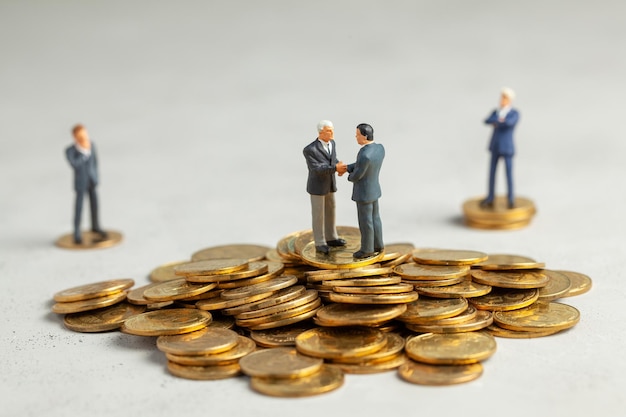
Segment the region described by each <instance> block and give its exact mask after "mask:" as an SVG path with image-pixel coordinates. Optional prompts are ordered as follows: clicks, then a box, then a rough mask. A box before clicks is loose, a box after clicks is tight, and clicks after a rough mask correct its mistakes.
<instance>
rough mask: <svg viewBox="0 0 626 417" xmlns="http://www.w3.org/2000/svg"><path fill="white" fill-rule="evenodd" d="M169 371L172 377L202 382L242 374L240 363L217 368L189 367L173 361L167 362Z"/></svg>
mask: <svg viewBox="0 0 626 417" xmlns="http://www.w3.org/2000/svg"><path fill="white" fill-rule="evenodd" d="M167 370H168V371H170V372H171V374H172V375H174V376H177V377H180V378H185V379H195V380H201V381H214V380H218V379H225V378H231V377H234V376H237V375H239V374H240V373H241V370H240V368H239V364H238V363H233V364H230V365H217V366H189V365H181V364H178V363H175V362H172V361H168V362H167Z"/></svg>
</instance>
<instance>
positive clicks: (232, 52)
mask: <svg viewBox="0 0 626 417" xmlns="http://www.w3.org/2000/svg"><path fill="white" fill-rule="evenodd" d="M53 4H54V5H53ZM625 4H626V3H624V2H623V1H618V0H615V1H594V2H588V1H524V2H519V1H518V2H507V1H472V2H469V1H462V0H458V1H437V2H436V1H406V2H402V1H386V2H383V1H310V2H296V1H291V2H290V1H266V2H254V1H241V2H236V1H231V2H228V1H181V2H165V1H132V2H130V1H106V2H105V1H99V2H95V1H94V2H80V1H69V0H59V1H55V2H46V1H43V0H42V1H2V2H0V60H1V61H0V62H1V65H0V109H1V116H0V121H1V122H0V277H1V279H2V281H1V283H2V288H1V291H0V297H1V298H0V300H1V303H0V314H1V315H0V318H1V321H0V323H1V324H0V326H1V327H0V328H1V330H2V332H1V333H0V348H1V358H0V396H1V406H0V415H2V416H22V415H24V416H26V415H43V414H45V415H47V416H67V415H90V416H96V415H111V414H113V413H115V414H117V415H130V414H135V413H136V414H138V415H153V416H159V415H169V414H173V413H176V414H177V415H188V416H194V415H203V416H206V415H214V416H228V415H244V414H245V415H251V414H252V413H254V415H258V416H265V415H271V416H280V415H291V416H294V415H298V416H304V415H316V416H317V415H320V414H322V413H323V414H330V415H336V414H340V413H341V414H345V415H347V414H355V413H358V414H359V415H381V414H382V413H385V414H391V413H393V414H398V413H410V414H411V415H434V414H435V413H437V414H438V415H440V414H442V413H444V414H445V415H468V416H474V415H480V416H484V415H495V414H502V413H505V414H507V415H509V416H522V415H524V416H525V415H537V414H540V415H549V414H552V413H558V415H566V414H567V415H569V416H586V415H589V414H591V413H593V415H603V416H617V415H623V408H624V406H625V405H626V404H625V400H624V389H625V388H626V382H625V381H626V379H625V378H624V374H625V373H626V361H625V360H624V356H623V351H624V347H625V346H626V343H625V338H624V333H623V328H624V318H625V314H624V309H623V303H624V295H625V291H624V283H623V282H624V279H625V278H626V276H625V267H624V261H625V260H626V259H625V258H626V257H625V248H626V245H625V244H624V237H625V232H626V228H625V227H624V209H625V207H626V196H625V189H624V188H625V187H624V184H623V181H624V179H625V174H626V168H625V164H624V154H625V151H626V144H625V143H626V128H625V124H624V120H625V119H624V109H625V108H624V95H625V92H626V88H625V87H626V85H625V84H626V82H625V80H626V54H625V52H624V51H625V48H624V41H625V39H626V25H625V24H624V16H626V6H625ZM504 85H508V86H511V87H513V88H514V89H515V90H516V91H517V93H518V99H517V100H516V102H515V106H516V107H517V108H518V109H519V111H520V113H521V121H520V123H519V126H518V128H517V131H516V143H517V149H518V153H517V156H516V158H515V175H516V178H515V181H516V186H517V190H518V192H519V195H523V196H527V197H530V198H532V199H533V200H534V201H535V203H536V204H537V206H538V209H539V212H538V214H537V216H536V218H535V219H534V221H533V223H532V225H531V226H530V227H528V228H526V229H524V230H521V231H514V232H485V231H478V230H471V229H467V228H465V227H463V226H462V225H461V224H460V221H459V216H460V213H461V210H460V207H461V204H462V202H463V201H464V200H465V199H467V198H470V197H473V196H479V195H482V194H483V193H484V192H485V188H486V182H487V168H488V158H489V154H488V152H487V150H486V147H487V143H488V137H489V133H490V132H489V128H488V127H487V126H485V125H483V123H482V121H483V119H484V118H485V117H486V116H487V115H488V113H489V112H490V111H491V110H492V109H493V108H494V107H495V105H496V104H497V100H498V92H499V89H500V87H502V86H504ZM320 119H330V120H332V121H333V122H334V123H335V138H336V141H337V148H338V154H339V157H340V159H343V160H345V161H346V162H353V160H354V158H355V155H356V152H357V151H358V147H357V145H356V143H355V140H354V128H355V126H356V125H357V124H358V123H361V122H367V123H370V124H372V125H373V126H374V129H375V132H376V140H377V141H378V142H380V143H383V144H384V146H385V147H386V150H387V157H386V160H385V164H384V167H383V172H382V178H381V181H382V186H383V194H384V196H383V198H382V199H381V201H380V204H381V210H382V216H383V224H384V232H385V240H386V241H387V242H389V243H391V242H397V241H410V242H413V243H414V244H416V245H418V246H429V247H445V248H459V249H461V248H463V249H477V250H482V251H486V252H492V253H493V252H499V253H513V254H520V255H528V256H532V257H534V258H536V259H537V260H539V261H544V262H546V263H547V265H548V267H550V268H553V269H569V270H574V271H579V272H583V273H586V274H588V275H590V276H591V277H592V278H593V280H594V288H593V289H592V291H591V292H589V293H587V294H585V295H582V296H580V297H577V298H573V299H567V300H565V302H566V303H570V304H572V305H574V306H575V307H577V308H578V309H579V310H580V311H581V314H582V320H581V322H580V324H579V325H577V326H576V327H575V328H574V329H572V330H571V331H568V332H565V333H563V334H560V335H558V336H554V337H550V338H544V339H534V340H508V339H498V352H497V353H496V354H495V355H494V356H493V357H492V358H491V359H489V360H488V361H487V362H486V363H485V364H484V366H485V373H484V375H483V376H482V377H481V378H480V379H479V380H477V381H475V382H472V383H469V384H464V385H460V386H453V387H441V388H433V387H422V386H417V385H411V384H408V383H405V382H403V381H401V380H400V379H399V378H398V377H397V376H396V374H395V373H394V372H390V373H385V374H378V375H371V376H358V375H357V376H354V375H348V376H347V378H346V382H345V386H344V387H342V388H341V389H340V390H338V391H335V392H333V393H330V394H327V395H323V396H319V397H314V398H307V399H298V400H286V399H273V398H269V397H264V396H261V395H258V394H256V393H254V392H252V391H251V390H250V389H249V387H248V385H247V382H248V381H247V380H246V379H245V378H237V379H230V380H225V381H218V382H194V381H187V380H183V379H178V378H175V377H173V376H170V375H169V374H168V373H167V371H166V370H165V360H164V356H163V355H162V354H161V353H160V352H158V351H157V350H156V348H155V346H154V339H152V338H140V337H134V336H128V335H123V334H120V333H109V334H97V335H89V334H79V333H72V332H70V331H67V330H65V329H64V328H63V326H62V322H61V320H60V318H59V317H57V316H56V315H54V314H52V313H50V306H51V301H50V300H51V298H52V295H53V294H54V293H55V292H57V291H59V290H61V289H65V288H68V287H72V286H75V285H80V284H84V283H88V282H95V281H100V280H104V279H109V278H118V277H132V278H134V279H135V280H136V282H137V283H138V284H143V283H147V275H148V273H149V271H150V270H151V269H152V268H154V267H156V266H158V265H160V264H162V263H165V262H169V261H174V260H178V259H185V258H187V257H189V256H190V255H191V253H193V252H194V251H196V250H198V249H201V248H203V247H207V246H212V245H218V244H226V243H260V244H267V245H274V244H275V243H276V242H277V241H278V240H279V239H280V238H281V237H282V236H283V235H286V234H288V233H290V232H292V231H295V230H300V229H306V228H308V227H309V223H310V213H309V210H310V209H309V199H308V195H307V194H306V192H305V183H306V166H305V161H304V158H303V157H302V154H301V152H302V148H303V147H304V146H305V145H307V144H308V143H309V142H311V141H312V140H313V139H314V138H315V137H316V131H315V126H316V123H317V122H318V120H320ZM77 122H81V123H84V124H85V125H86V126H87V128H88V130H89V132H90V133H91V136H92V139H93V140H94V142H95V143H97V146H98V151H99V157H100V174H101V180H102V182H101V186H100V187H99V190H100V200H101V213H102V223H103V226H104V227H105V228H109V229H117V230H121V231H122V232H123V233H124V235H125V240H124V242H123V244H122V245H120V246H118V247H116V248H112V249H107V250H99V251H91V252H71V251H65V250H62V249H58V248H56V247H54V246H53V242H54V240H55V239H56V238H57V237H58V236H60V235H62V234H64V233H68V232H70V230H71V218H72V204H73V191H72V172H71V169H70V168H69V166H68V164H67V162H66V161H65V160H64V154H63V151H64V148H65V147H66V146H68V145H69V144H70V143H71V135H70V128H71V126H72V125H73V124H74V123H77ZM503 185H504V178H503V173H502V171H500V172H499V177H498V188H499V190H500V191H501V192H502V191H504V187H503ZM339 187H340V190H339V192H338V193H337V203H338V207H337V216H338V224H341V225H356V208H355V205H354V203H353V202H352V201H350V192H351V185H350V184H349V183H348V182H347V181H346V180H345V178H341V179H340V180H339ZM85 212H86V213H87V212H88V210H87V207H85ZM87 219H88V215H87V214H84V225H85V227H87V225H88V224H87Z"/></svg>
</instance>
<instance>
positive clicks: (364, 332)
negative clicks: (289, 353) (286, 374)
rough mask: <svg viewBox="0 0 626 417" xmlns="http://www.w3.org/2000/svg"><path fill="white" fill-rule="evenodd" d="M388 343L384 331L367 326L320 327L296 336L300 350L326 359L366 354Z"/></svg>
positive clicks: (297, 346)
mask: <svg viewBox="0 0 626 417" xmlns="http://www.w3.org/2000/svg"><path fill="white" fill-rule="evenodd" d="M386 343H387V339H386V337H385V334H384V333H382V332H381V331H379V330H376V329H372V328H365V327H342V328H337V327H320V328H317V329H311V330H308V331H306V332H304V333H301V334H300V335H298V337H296V348H297V349H298V351H299V352H302V353H304V354H305V355H309V356H315V357H318V358H325V359H335V358H345V357H356V356H365V355H368V354H370V353H374V352H376V351H378V350H380V349H382V348H383V347H384V346H385V344H386Z"/></svg>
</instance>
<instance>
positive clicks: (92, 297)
mask: <svg viewBox="0 0 626 417" xmlns="http://www.w3.org/2000/svg"><path fill="white" fill-rule="evenodd" d="M134 284H135V281H134V280H132V279H114V280H108V281H102V282H96V283H93V284H87V285H80V286H78V287H73V288H68V289H66V290H63V291H59V292H58V293H56V294H54V297H53V298H54V301H56V304H54V305H53V306H52V311H54V312H55V313H58V314H68V313H80V312H84V311H91V310H97V309H100V308H103V307H108V306H112V305H115V304H118V303H121V302H122V301H124V300H126V290H127V289H129V288H130V287H132V286H133V285H134Z"/></svg>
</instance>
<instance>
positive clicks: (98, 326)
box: [63, 303, 146, 333]
mask: <svg viewBox="0 0 626 417" xmlns="http://www.w3.org/2000/svg"><path fill="white" fill-rule="evenodd" d="M145 309H146V308H145V307H143V306H136V305H132V304H128V303H119V304H115V305H113V306H110V307H105V308H101V309H98V310H91V311H87V312H83V313H74V314H67V315H66V316H65V318H64V319H63V323H64V324H65V327H67V328H68V329H70V330H73V331H75V332H83V333H95V332H107V331H109V330H115V329H119V328H120V327H121V326H122V323H124V321H125V320H126V319H127V318H129V317H132V316H135V315H137V314H141V313H143V312H144V311H145Z"/></svg>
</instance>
